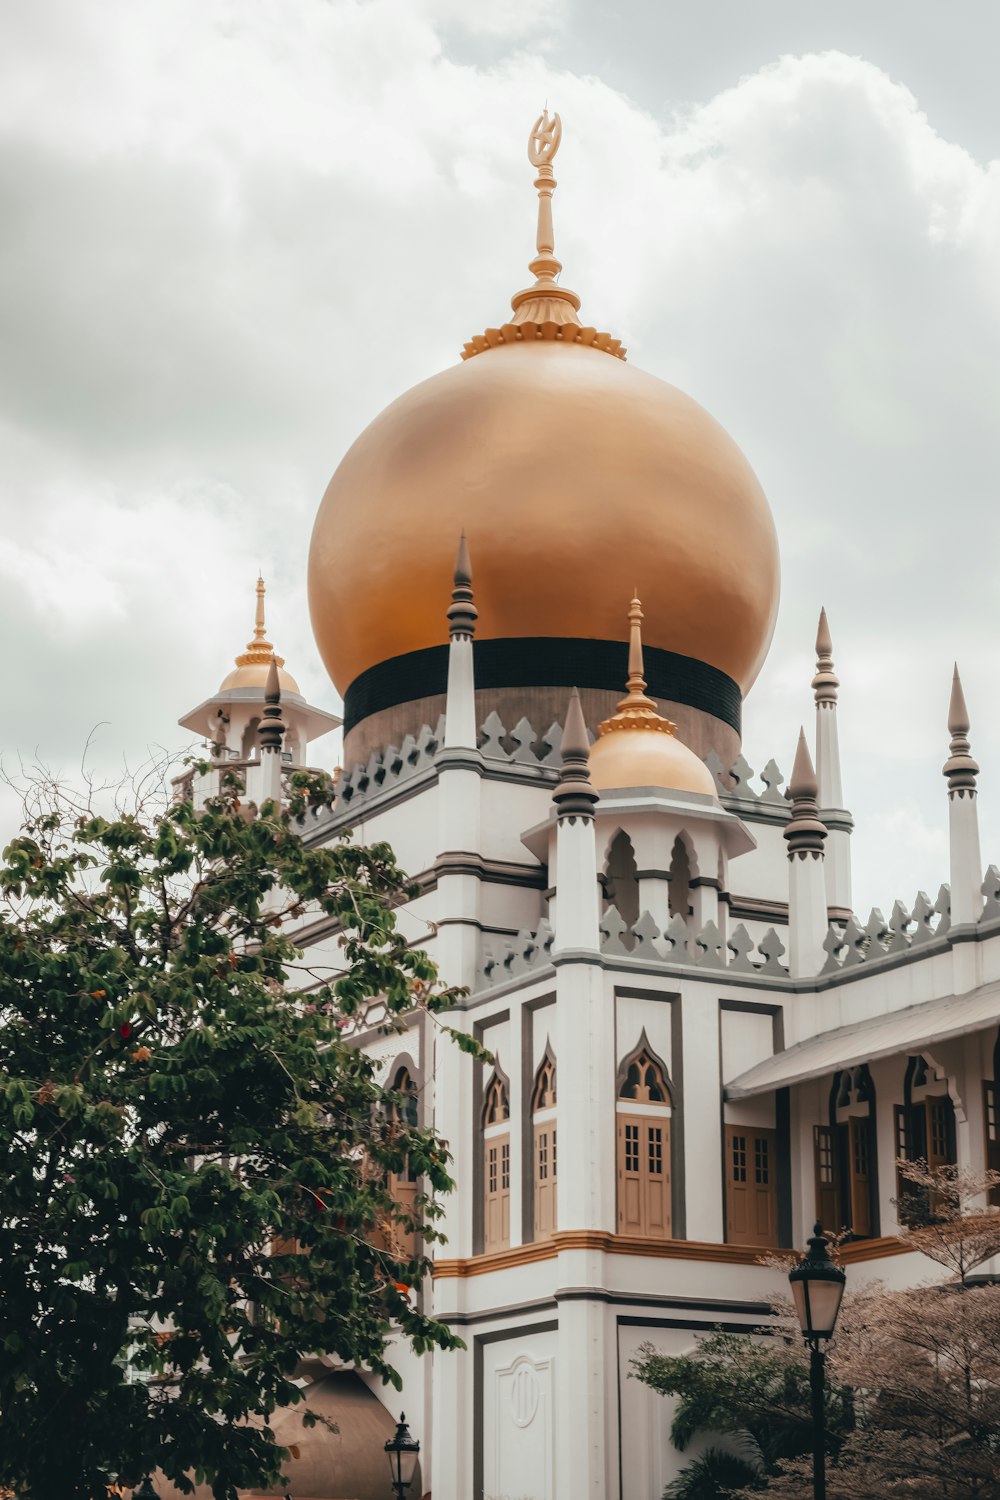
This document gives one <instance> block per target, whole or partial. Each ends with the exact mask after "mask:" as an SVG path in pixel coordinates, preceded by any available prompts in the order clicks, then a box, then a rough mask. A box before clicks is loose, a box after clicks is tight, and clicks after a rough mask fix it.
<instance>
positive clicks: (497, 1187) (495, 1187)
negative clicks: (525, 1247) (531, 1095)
mask: <svg viewBox="0 0 1000 1500" xmlns="http://www.w3.org/2000/svg"><path fill="white" fill-rule="evenodd" d="M482 1127H483V1249H484V1251H485V1252H486V1253H487V1254H488V1253H489V1252H490V1251H491V1250H506V1249H507V1247H508V1246H509V1244H510V1091H509V1089H508V1086H507V1079H506V1078H505V1077H504V1075H503V1074H502V1073H501V1072H500V1070H499V1068H497V1069H495V1070H494V1072H493V1073H492V1074H491V1075H490V1079H489V1082H488V1083H487V1085H486V1092H485V1096H484V1099H483V1115H482Z"/></svg>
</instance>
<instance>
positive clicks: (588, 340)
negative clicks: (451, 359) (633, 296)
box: [462, 318, 627, 359]
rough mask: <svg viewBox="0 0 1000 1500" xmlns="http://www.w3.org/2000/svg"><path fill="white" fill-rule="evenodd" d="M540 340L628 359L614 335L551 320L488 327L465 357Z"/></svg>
mask: <svg viewBox="0 0 1000 1500" xmlns="http://www.w3.org/2000/svg"><path fill="white" fill-rule="evenodd" d="M536 340H537V341H541V340H545V341H546V342H548V343H562V344H585V345H587V346H588V347H590V348H591V349H600V350H602V351H603V352H604V353H605V354H613V355H614V357H615V358H616V359H625V358H626V356H627V351H626V349H625V348H624V346H623V345H622V341H621V339H616V338H613V337H612V335H611V334H610V333H601V332H600V331H599V330H598V329H596V328H581V327H580V325H579V324H578V323H557V322H555V321H554V320H553V319H551V318H550V319H546V320H545V321H544V322H538V323H536V322H523V323H504V324H503V326H502V327H501V328H487V330H486V332H485V333H477V334H474V335H473V337H472V338H471V339H470V340H469V342H468V343H467V344H466V345H465V346H464V347H463V349H462V358H463V359H472V358H473V356H474V355H476V354H485V352H486V351H487V349H497V348H499V347H500V346H501V345H502V344H530V343H533V342H535V341H536Z"/></svg>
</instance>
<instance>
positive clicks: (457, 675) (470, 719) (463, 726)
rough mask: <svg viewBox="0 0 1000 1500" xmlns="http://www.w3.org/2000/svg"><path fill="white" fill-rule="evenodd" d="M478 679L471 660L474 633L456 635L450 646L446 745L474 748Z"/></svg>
mask: <svg viewBox="0 0 1000 1500" xmlns="http://www.w3.org/2000/svg"><path fill="white" fill-rule="evenodd" d="M477 741H478V732H477V726H476V679H475V672H474V670H473V661H472V637H471V636H470V635H459V636H453V637H452V640H451V644H450V646H449V648H448V696H447V699H446V700H445V716H444V743H445V748H446V749H452V748H455V747H461V748H463V749H466V750H475V748H476V744H477Z"/></svg>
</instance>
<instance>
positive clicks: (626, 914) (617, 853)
mask: <svg viewBox="0 0 1000 1500" xmlns="http://www.w3.org/2000/svg"><path fill="white" fill-rule="evenodd" d="M601 884H602V886H603V887H604V909H605V910H607V908H608V907H609V906H613V907H615V908H616V909H617V911H618V915H619V916H620V917H621V919H622V921H623V922H624V923H625V926H626V927H634V925H635V924H636V922H638V920H639V867H638V865H637V864H636V860H635V849H634V847H633V845H632V840H631V839H630V838H629V836H628V834H627V833H626V832H625V830H624V829H623V828H619V829H618V832H617V833H616V834H615V835H614V837H613V838H612V840H611V842H610V844H609V845H608V852H607V855H606V857H605V861H604V874H603V875H602V877H601Z"/></svg>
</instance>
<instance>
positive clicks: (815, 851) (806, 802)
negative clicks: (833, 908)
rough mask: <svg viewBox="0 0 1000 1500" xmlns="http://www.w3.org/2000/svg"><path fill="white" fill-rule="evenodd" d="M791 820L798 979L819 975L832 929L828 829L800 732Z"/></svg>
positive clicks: (793, 953) (792, 932)
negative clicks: (826, 855)
mask: <svg viewBox="0 0 1000 1500" xmlns="http://www.w3.org/2000/svg"><path fill="white" fill-rule="evenodd" d="M788 791H789V795H790V796H791V799H792V817H791V821H790V822H789V823H787V824H786V825H785V839H786V842H787V845H788V972H789V974H790V975H791V976H792V978H793V979H798V978H802V977H804V976H807V975H811V974H818V973H819V971H820V969H821V968H822V967H823V963H824V960H825V957H826V952H825V949H824V947H823V941H824V939H825V937H826V934H827V929H828V927H829V919H828V917H827V886H826V877H825V873H824V868H823V866H824V859H823V852H824V845H825V843H826V836H827V835H826V828H825V826H824V824H823V823H822V821H821V819H820V817H819V813H818V809H817V806H816V794H817V778H816V773H815V771H814V770H813V764H812V760H811V758H810V755H809V747H808V745H807V744H806V736H805V731H804V730H800V731H799V743H798V748H797V749H796V752H795V764H794V766H793V768H792V775H791V780H790V781H789V784H788Z"/></svg>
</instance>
